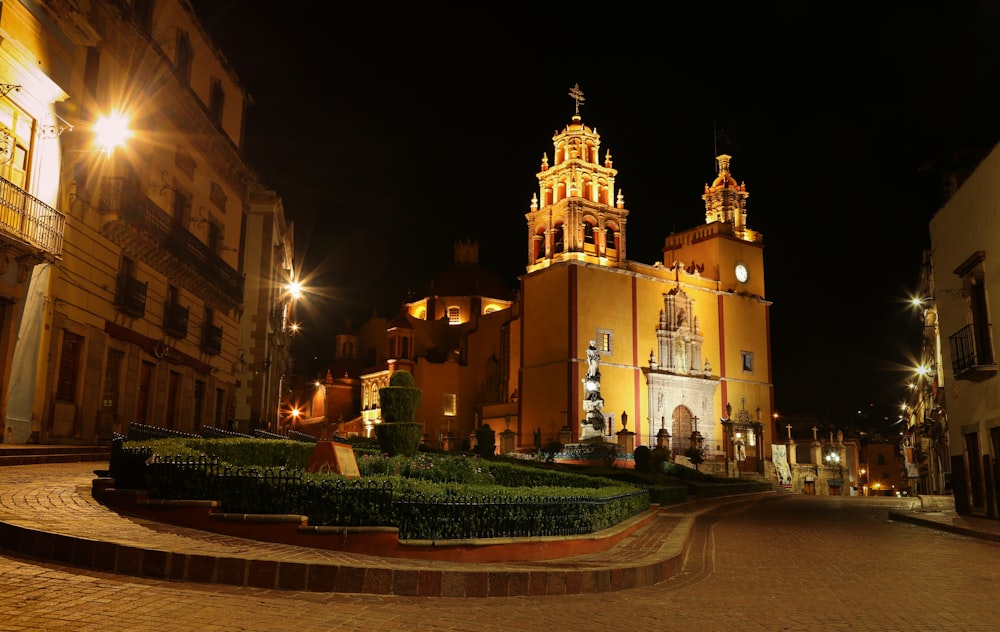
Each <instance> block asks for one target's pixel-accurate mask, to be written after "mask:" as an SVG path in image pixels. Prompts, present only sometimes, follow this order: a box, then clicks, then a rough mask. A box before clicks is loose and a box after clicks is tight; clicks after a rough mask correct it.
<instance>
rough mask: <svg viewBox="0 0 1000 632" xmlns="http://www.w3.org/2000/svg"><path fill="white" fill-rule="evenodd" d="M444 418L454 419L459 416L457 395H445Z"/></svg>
mask: <svg viewBox="0 0 1000 632" xmlns="http://www.w3.org/2000/svg"><path fill="white" fill-rule="evenodd" d="M443 409H444V416H445V417H454V416H455V415H457V414H458V395H456V394H455V393H445V394H444V406H443Z"/></svg>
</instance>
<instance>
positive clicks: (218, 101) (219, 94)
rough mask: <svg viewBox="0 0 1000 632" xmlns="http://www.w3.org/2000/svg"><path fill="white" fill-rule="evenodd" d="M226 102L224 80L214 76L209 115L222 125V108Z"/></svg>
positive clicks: (209, 97) (209, 101) (209, 99)
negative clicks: (223, 87)
mask: <svg viewBox="0 0 1000 632" xmlns="http://www.w3.org/2000/svg"><path fill="white" fill-rule="evenodd" d="M225 104H226V93H225V91H223V89H222V81H220V80H218V79H216V78H215V77H212V88H211V91H210V92H209V95H208V115H209V117H211V119H212V122H213V123H215V124H216V125H222V109H223V106H225Z"/></svg>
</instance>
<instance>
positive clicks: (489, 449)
mask: <svg viewBox="0 0 1000 632" xmlns="http://www.w3.org/2000/svg"><path fill="white" fill-rule="evenodd" d="M496 451H497V435H496V433H495V432H493V428H490V425H489V424H483V425H482V427H480V428H477V429H476V448H475V450H474V452H475V453H476V454H478V455H479V456H481V457H483V458H484V459H485V458H487V457H491V456H493V455H494V454H495V453H496Z"/></svg>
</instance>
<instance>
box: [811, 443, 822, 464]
mask: <svg viewBox="0 0 1000 632" xmlns="http://www.w3.org/2000/svg"><path fill="white" fill-rule="evenodd" d="M809 455H810V457H811V459H810V460H811V461H812V464H813V465H825V463H823V444H822V443H820V442H819V441H813V442H812V445H810V446H809Z"/></svg>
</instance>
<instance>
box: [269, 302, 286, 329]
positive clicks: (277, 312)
mask: <svg viewBox="0 0 1000 632" xmlns="http://www.w3.org/2000/svg"><path fill="white" fill-rule="evenodd" d="M271 328H272V329H275V330H277V331H284V330H285V306H284V305H282V306H281V307H272V308H271Z"/></svg>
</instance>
